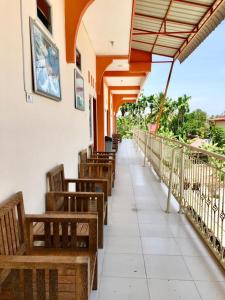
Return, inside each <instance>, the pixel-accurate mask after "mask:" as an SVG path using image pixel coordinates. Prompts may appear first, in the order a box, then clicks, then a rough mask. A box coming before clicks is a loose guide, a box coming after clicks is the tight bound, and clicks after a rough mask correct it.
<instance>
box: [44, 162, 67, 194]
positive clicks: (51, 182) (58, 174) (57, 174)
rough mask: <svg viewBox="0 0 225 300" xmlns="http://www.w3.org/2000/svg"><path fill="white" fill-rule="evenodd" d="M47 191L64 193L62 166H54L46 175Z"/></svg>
mask: <svg viewBox="0 0 225 300" xmlns="http://www.w3.org/2000/svg"><path fill="white" fill-rule="evenodd" d="M47 180H48V191H50V192H53V191H54V192H63V191H66V187H65V181H64V180H65V176H64V166H63V164H61V165H58V166H56V167H55V168H53V169H52V170H50V171H49V172H48V173H47Z"/></svg>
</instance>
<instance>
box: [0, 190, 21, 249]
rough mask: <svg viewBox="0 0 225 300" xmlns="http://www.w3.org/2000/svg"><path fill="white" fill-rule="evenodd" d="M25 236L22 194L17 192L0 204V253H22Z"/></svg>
mask: <svg viewBox="0 0 225 300" xmlns="http://www.w3.org/2000/svg"><path fill="white" fill-rule="evenodd" d="M25 237H26V234H25V213H24V205H23V195H22V192H19V193H17V194H14V195H13V196H11V197H10V198H9V199H7V200H6V201H5V202H3V203H2V204H1V205H0V254H1V255H17V254H18V255H20V254H23V253H24V252H25V243H26V239H25Z"/></svg>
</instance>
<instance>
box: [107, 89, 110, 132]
mask: <svg viewBox="0 0 225 300" xmlns="http://www.w3.org/2000/svg"><path fill="white" fill-rule="evenodd" d="M107 134H108V136H110V134H111V91H110V89H108V128H107Z"/></svg>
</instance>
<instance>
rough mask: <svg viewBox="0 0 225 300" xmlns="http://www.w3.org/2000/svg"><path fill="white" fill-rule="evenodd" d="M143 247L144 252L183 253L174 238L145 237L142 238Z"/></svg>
mask: <svg viewBox="0 0 225 300" xmlns="http://www.w3.org/2000/svg"><path fill="white" fill-rule="evenodd" d="M142 247H143V253H144V254H162V255H180V254H181V251H180V249H179V247H178V245H177V244H176V242H175V240H174V238H160V237H144V238H142Z"/></svg>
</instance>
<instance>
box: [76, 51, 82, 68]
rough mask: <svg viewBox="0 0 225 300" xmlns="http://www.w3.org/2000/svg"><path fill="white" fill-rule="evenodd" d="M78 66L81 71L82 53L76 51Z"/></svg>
mask: <svg viewBox="0 0 225 300" xmlns="http://www.w3.org/2000/svg"><path fill="white" fill-rule="evenodd" d="M76 66H77V68H78V69H79V70H80V71H81V53H80V51H79V50H78V49H76Z"/></svg>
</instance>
